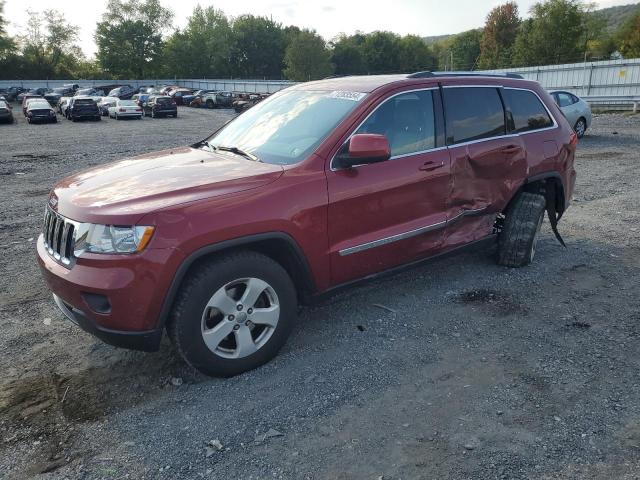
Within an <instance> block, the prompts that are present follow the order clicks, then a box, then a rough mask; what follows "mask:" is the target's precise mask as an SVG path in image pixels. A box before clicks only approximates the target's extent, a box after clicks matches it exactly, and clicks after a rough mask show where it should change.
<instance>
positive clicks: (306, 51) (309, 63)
mask: <svg viewBox="0 0 640 480" xmlns="http://www.w3.org/2000/svg"><path fill="white" fill-rule="evenodd" d="M330 59H331V53H330V52H329V50H328V49H327V46H326V44H325V43H324V40H323V39H322V37H321V36H320V35H318V34H317V33H315V32H312V31H309V30H302V31H301V32H300V33H298V34H297V35H295V36H294V37H293V39H292V40H291V42H290V43H289V46H288V47H287V50H286V52H285V55H284V63H285V65H286V68H285V70H284V74H285V77H286V78H288V79H290V80H295V81H299V82H304V81H307V80H317V79H319V78H324V77H327V76H329V75H331V73H332V72H333V66H332V65H331V62H330Z"/></svg>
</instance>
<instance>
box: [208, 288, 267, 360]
mask: <svg viewBox="0 0 640 480" xmlns="http://www.w3.org/2000/svg"><path fill="white" fill-rule="evenodd" d="M279 319H280V302H279V300H278V295H277V294H276V292H275V290H274V289H273V287H271V285H269V284H268V283H267V282H265V281H264V280H261V279H259V278H240V279H237V280H233V281H232V282H229V283H227V284H226V285H224V286H223V287H221V288H220V289H218V290H217V291H216V292H215V293H214V294H213V295H212V296H211V298H210V299H209V301H208V302H207V305H206V306H205V308H204V311H203V312H202V338H203V340H204V342H205V344H206V345H207V347H208V348H209V350H211V351H212V352H213V353H214V354H216V355H218V356H220V357H223V358H230V359H236V358H243V357H247V356H249V355H251V354H253V353H255V352H257V351H258V350H259V349H260V348H261V347H263V346H264V345H265V344H266V343H267V342H268V341H269V339H270V338H271V336H272V335H273V333H274V331H275V329H276V327H277V325H278V320H279Z"/></svg>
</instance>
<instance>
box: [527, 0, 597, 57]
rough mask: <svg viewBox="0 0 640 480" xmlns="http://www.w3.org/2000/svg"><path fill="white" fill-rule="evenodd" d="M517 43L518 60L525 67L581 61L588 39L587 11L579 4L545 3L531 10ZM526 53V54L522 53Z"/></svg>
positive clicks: (570, 1)
mask: <svg viewBox="0 0 640 480" xmlns="http://www.w3.org/2000/svg"><path fill="white" fill-rule="evenodd" d="M519 35H520V36H523V35H524V36H526V39H525V38H521V39H519V40H518V41H517V44H518V48H519V50H518V52H517V53H516V55H515V56H516V57H517V58H518V59H519V60H521V61H522V60H523V59H526V62H525V63H526V64H530V65H547V64H558V63H571V62H577V61H580V60H582V59H583V57H584V52H585V42H586V40H585V39H587V38H588V35H587V27H586V11H585V8H584V5H583V4H582V3H580V2H579V0H546V1H544V2H540V3H536V4H535V5H534V6H533V7H532V8H531V22H530V23H528V24H527V27H526V31H524V30H521V31H520V33H519ZM524 49H528V50H529V51H528V52H524V51H523V50H524Z"/></svg>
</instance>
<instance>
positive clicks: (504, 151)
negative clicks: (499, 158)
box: [500, 145, 522, 154]
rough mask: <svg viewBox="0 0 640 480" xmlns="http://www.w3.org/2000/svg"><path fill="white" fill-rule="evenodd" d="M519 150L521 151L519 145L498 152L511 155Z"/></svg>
mask: <svg viewBox="0 0 640 480" xmlns="http://www.w3.org/2000/svg"><path fill="white" fill-rule="evenodd" d="M520 150H522V147H520V145H507V146H506V147H503V148H502V149H501V150H500V151H501V152H502V153H507V154H511V153H518V152H519V151H520Z"/></svg>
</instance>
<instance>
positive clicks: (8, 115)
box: [0, 100, 13, 123]
mask: <svg viewBox="0 0 640 480" xmlns="http://www.w3.org/2000/svg"><path fill="white" fill-rule="evenodd" d="M0 122H2V123H13V111H12V110H11V106H10V105H9V103H8V102H6V101H4V100H0Z"/></svg>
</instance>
